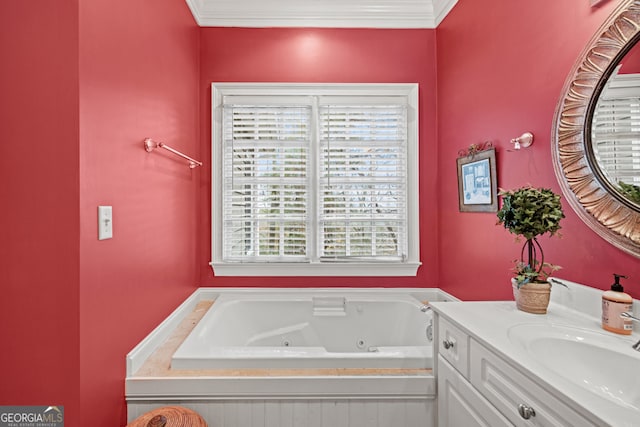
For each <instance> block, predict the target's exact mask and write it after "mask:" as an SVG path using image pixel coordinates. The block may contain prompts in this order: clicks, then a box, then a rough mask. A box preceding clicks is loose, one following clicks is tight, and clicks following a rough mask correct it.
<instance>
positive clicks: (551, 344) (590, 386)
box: [508, 324, 640, 410]
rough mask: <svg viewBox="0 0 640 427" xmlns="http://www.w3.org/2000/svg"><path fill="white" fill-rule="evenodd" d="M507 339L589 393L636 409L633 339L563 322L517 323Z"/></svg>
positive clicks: (639, 397)
mask: <svg viewBox="0 0 640 427" xmlns="http://www.w3.org/2000/svg"><path fill="white" fill-rule="evenodd" d="M508 334H509V340H510V341H511V342H512V343H514V344H516V345H517V346H519V347H520V348H521V349H523V350H525V353H526V354H527V355H528V356H531V357H532V358H533V359H534V361H535V363H538V364H539V365H541V366H543V367H544V368H546V369H548V370H550V371H552V372H553V373H555V374H556V375H558V376H561V377H563V378H564V379H565V380H568V381H570V382H572V383H574V384H576V385H578V386H580V387H583V388H584V389H586V390H589V391H590V392H592V393H595V394H597V395H598V396H601V397H603V398H606V399H608V400H610V401H612V402H615V403H617V404H619V405H622V406H625V407H628V408H633V409H636V410H640V385H639V384H638V377H637V375H638V372H640V352H638V351H635V350H633V349H632V348H631V345H632V344H633V339H632V338H630V337H625V338H621V337H618V336H615V335H613V334H610V333H607V332H604V331H602V332H596V331H593V330H587V329H580V328H575V327H571V326H564V325H556V324H554V325H549V324H520V325H515V326H512V327H511V328H509V332H508Z"/></svg>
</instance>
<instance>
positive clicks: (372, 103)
mask: <svg viewBox="0 0 640 427" xmlns="http://www.w3.org/2000/svg"><path fill="white" fill-rule="evenodd" d="M417 93H418V87H417V85H415V84H357V85H354V84H334V85H324V84H252V83H244V84H242V83H221V84H213V88H212V95H213V106H212V113H213V119H212V123H213V138H212V143H213V145H212V154H213V168H212V255H213V260H212V262H211V265H212V267H213V269H214V271H215V273H216V275H242V276H293V275H295V276H305V275H306V276H356V275H357V276H407V275H415V273H416V270H417V268H418V266H419V265H420V262H419V248H418V241H419V232H418V143H417V135H418V124H417Z"/></svg>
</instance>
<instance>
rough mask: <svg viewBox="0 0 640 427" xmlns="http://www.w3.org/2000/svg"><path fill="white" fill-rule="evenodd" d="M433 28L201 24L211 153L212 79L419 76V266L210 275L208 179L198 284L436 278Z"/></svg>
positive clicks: (425, 281) (404, 79) (431, 282)
mask: <svg viewBox="0 0 640 427" xmlns="http://www.w3.org/2000/svg"><path fill="white" fill-rule="evenodd" d="M435 68H436V67H435V32H434V30H373V29H291V28H290V29H237V28H203V29H202V31H201V68H200V69H201V72H200V93H201V126H200V129H201V134H202V135H201V144H202V145H201V153H202V156H203V157H205V158H207V159H208V158H210V156H211V147H210V146H211V83H212V82H229V81H235V82H338V83H339V82H364V83H370V82H383V83H384V82H393V83H419V84H420V93H419V96H420V99H419V102H420V104H419V109H420V126H421V128H420V148H419V149H420V169H421V176H420V212H421V223H420V239H421V260H422V267H420V269H419V271H418V276H417V277H403V278H388V279H380V278H375V277H371V278H295V277H294V278H292V277H289V278H286V277H284V278H283V277H271V278H229V277H214V276H213V272H212V270H211V268H210V267H209V265H208V264H209V261H211V238H210V236H211V225H210V222H211V208H210V206H211V187H210V185H211V182H210V181H211V179H210V176H211V175H210V169H209V165H207V167H206V168H205V169H204V170H203V174H202V189H201V193H200V197H201V203H202V207H201V209H200V214H201V217H200V222H199V233H200V253H199V256H198V261H199V268H200V284H201V285H202V286H301V287H304V286H355V287H358V286H377V287H379V286H389V287H391V286H437V285H438V282H437V277H438V252H437V241H438V231H437V227H436V224H437V207H436V205H435V204H434V203H432V202H433V200H435V199H436V181H437V153H438V147H437V144H436V124H435V118H436V113H435V106H436V88H435V81H436V74H435Z"/></svg>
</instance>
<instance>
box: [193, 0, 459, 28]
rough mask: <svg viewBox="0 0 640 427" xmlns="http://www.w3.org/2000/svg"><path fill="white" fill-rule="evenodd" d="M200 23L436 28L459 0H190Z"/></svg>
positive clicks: (212, 25) (241, 25) (215, 24)
mask: <svg viewBox="0 0 640 427" xmlns="http://www.w3.org/2000/svg"><path fill="white" fill-rule="evenodd" d="M186 2H187V4H188V5H189V7H190V8H191V12H192V13H193V16H194V17H195V19H196V22H197V23H198V25H200V26H201V27H258V28H262V27H331V28H436V27H437V26H438V24H439V23H440V22H441V21H442V20H443V19H444V17H445V16H446V15H447V13H449V11H450V10H451V9H452V8H453V6H455V4H456V3H457V2H458V0H186Z"/></svg>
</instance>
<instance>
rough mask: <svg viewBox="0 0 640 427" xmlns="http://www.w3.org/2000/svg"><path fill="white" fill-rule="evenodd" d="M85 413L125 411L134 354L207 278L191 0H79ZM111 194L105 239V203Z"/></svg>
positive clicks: (101, 422) (97, 417) (108, 419)
mask: <svg viewBox="0 0 640 427" xmlns="http://www.w3.org/2000/svg"><path fill="white" fill-rule="evenodd" d="M79 10H80V13H79V16H80V48H79V52H80V61H79V64H80V67H79V68H80V182H81V186H80V252H81V255H80V261H81V262H80V283H81V286H80V390H81V395H82V420H83V425H92V426H105V427H107V426H116V425H123V424H124V423H125V421H126V418H125V416H126V406H125V401H124V377H125V355H126V353H127V352H128V351H129V350H131V349H132V348H133V347H134V346H135V345H136V344H137V343H138V342H139V341H140V340H141V339H142V338H144V336H145V335H147V334H148V333H149V332H150V331H151V330H152V329H153V328H154V327H155V326H157V325H158V324H159V323H160V322H161V321H162V320H163V319H164V318H165V317H166V316H167V315H168V314H169V313H170V312H171V311H172V310H173V309H175V307H176V306H177V305H179V304H180V303H181V302H182V301H183V300H184V299H185V298H186V297H187V296H188V295H189V294H191V293H192V292H193V291H194V289H195V287H196V286H197V277H196V266H195V262H194V260H195V258H196V247H197V246H196V240H197V236H198V232H197V229H196V225H197V210H196V208H197V196H198V183H199V179H200V178H201V174H202V173H203V172H202V171H201V169H193V170H191V169H189V167H188V164H187V162H186V161H184V160H182V159H180V158H178V157H176V156H174V155H172V154H170V153H169V152H168V151H166V150H156V151H154V152H152V153H147V152H146V151H145V150H144V149H143V142H142V141H143V139H144V138H145V137H152V138H155V139H157V140H159V141H163V142H166V143H167V144H168V145H170V146H172V147H174V148H176V149H179V150H181V151H183V152H185V153H188V154H189V155H191V156H193V157H195V158H198V157H201V155H200V153H199V139H198V138H199V128H198V124H199V111H198V108H199V95H198V89H199V88H198V74H199V69H198V64H199V51H198V45H199V29H198V27H197V26H196V24H195V22H194V19H193V17H192V16H191V13H190V11H189V9H188V7H187V5H186V4H185V3H184V2H183V1H176V0H154V1H148V0H135V1H131V0H117V1H114V0H91V1H86V2H81V3H80V8H79ZM98 205H112V206H113V227H114V229H113V232H114V236H113V239H111V240H105V241H98V240H97V206H98Z"/></svg>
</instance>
